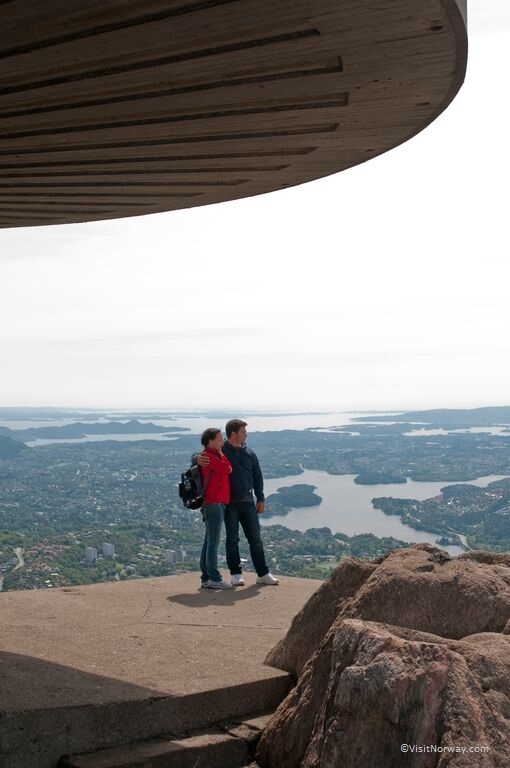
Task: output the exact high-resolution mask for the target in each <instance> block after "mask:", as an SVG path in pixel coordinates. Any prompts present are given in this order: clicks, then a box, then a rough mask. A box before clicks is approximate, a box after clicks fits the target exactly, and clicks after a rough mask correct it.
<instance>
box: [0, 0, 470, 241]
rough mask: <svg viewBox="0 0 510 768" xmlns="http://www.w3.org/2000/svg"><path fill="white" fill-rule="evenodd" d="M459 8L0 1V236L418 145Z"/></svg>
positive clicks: (441, 105)
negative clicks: (2, 231) (413, 140)
mask: <svg viewBox="0 0 510 768" xmlns="http://www.w3.org/2000/svg"><path fill="white" fill-rule="evenodd" d="M466 52H467V32H466V18H465V0H391V1H390V0H373V2H368V1H367V0H138V2H136V1H133V0H71V1H70V0H48V1H46V2H40V1H38V0H4V1H3V2H1V3H0V227H20V226H31V225H41V224H59V223H69V222H83V221H93V220H99V219H110V218H116V217H123V216H133V215H140V214H145V213H154V212H158V211H170V210H175V209H179V208H186V207H191V206H197V205H206V204H208V203H217V202H221V201H224V200H232V199H235V198H241V197H246V196H249V195H257V194H260V193H263V192H270V191H272V190H277V189H281V188H284V187H288V186H292V185H294V184H301V183H303V182H305V181H309V180H311V179H316V178H319V177H322V176H326V175H328V174H332V173H336V172H338V171H342V170H344V169H345V168H349V167H351V166H353V165H356V164H358V163H362V162H364V161H365V160H368V159H370V158H372V157H375V156H376V155H379V154H380V153H382V152H386V151H387V150H389V149H391V148H392V147H395V146H397V145H398V144H401V143H402V142H404V141H406V140H407V139H409V138H410V137H411V136H413V135H414V134H416V133H417V132H418V131H421V130H422V129H423V128H425V126H426V125H427V124H428V123H430V122H431V121H432V120H434V118H435V117H437V115H438V114H439V113H440V112H441V111H442V110H443V109H445V107H446V106H447V105H448V104H449V103H450V101H451V100H452V99H453V98H454V96H455V94H456V92H457V91H458V89H459V87H460V85H461V83H462V81H463V78H464V73H465V68H466Z"/></svg>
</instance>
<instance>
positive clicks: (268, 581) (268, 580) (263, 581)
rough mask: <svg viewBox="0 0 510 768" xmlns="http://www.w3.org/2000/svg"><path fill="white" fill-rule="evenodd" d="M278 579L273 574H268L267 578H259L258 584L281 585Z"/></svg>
mask: <svg viewBox="0 0 510 768" xmlns="http://www.w3.org/2000/svg"><path fill="white" fill-rule="evenodd" d="M279 583H280V582H279V581H278V579H277V578H276V577H275V576H273V574H272V573H266V575H265V576H257V584H279Z"/></svg>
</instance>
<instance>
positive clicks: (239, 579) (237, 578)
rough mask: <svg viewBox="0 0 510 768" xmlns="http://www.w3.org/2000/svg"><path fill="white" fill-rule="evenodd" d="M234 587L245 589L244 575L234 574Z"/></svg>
mask: <svg viewBox="0 0 510 768" xmlns="http://www.w3.org/2000/svg"><path fill="white" fill-rule="evenodd" d="M232 586H233V587H244V579H243V574H242V573H234V574H232Z"/></svg>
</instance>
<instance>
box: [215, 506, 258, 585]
mask: <svg viewBox="0 0 510 768" xmlns="http://www.w3.org/2000/svg"><path fill="white" fill-rule="evenodd" d="M239 523H241V527H242V529H243V531H244V535H245V536H246V539H247V540H248V545H249V547H250V555H251V561H252V563H253V567H254V568H255V570H256V571H257V576H265V575H266V573H269V568H268V567H267V564H266V556H265V554H264V545H263V544H262V539H261V537H260V522H259V516H258V514H257V510H256V509H255V504H254V503H253V501H233V502H231V503H230V504H227V507H226V509H225V530H226V533H227V564H228V567H229V570H230V573H231V574H232V575H234V574H236V573H242V568H241V556H240V554H239Z"/></svg>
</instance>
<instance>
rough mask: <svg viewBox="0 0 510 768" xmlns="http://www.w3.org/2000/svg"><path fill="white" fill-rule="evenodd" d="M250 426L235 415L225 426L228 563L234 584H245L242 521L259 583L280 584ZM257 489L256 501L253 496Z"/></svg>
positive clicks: (201, 459)
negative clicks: (273, 569) (264, 532)
mask: <svg viewBox="0 0 510 768" xmlns="http://www.w3.org/2000/svg"><path fill="white" fill-rule="evenodd" d="M246 427H247V424H246V422H245V421H241V419H231V420H230V421H229V422H227V424H226V427H225V432H226V434H227V441H226V443H224V445H223V452H224V454H225V456H226V457H227V459H228V460H229V461H230V463H231V465H232V474H231V475H230V502H229V503H228V504H227V507H226V509H225V531H226V538H227V542H226V549H227V564H228V567H229V570H230V573H231V575H232V585H233V586H234V587H238V586H243V585H244V579H243V572H242V568H241V557H240V554H239V524H241V527H242V529H243V531H244V535H245V536H246V539H247V541H248V545H249V548H250V555H251V560H252V563H253V567H254V568H255V570H256V572H257V584H267V585H275V584H278V579H277V578H275V577H274V576H273V574H272V573H270V572H269V568H268V567H267V563H266V556H265V554H264V545H263V544H262V538H261V536H260V521H259V515H260V514H262V512H264V509H265V503H264V479H263V477H262V470H261V468H260V464H259V460H258V458H257V456H256V454H255V453H254V452H253V451H252V450H251V448H248V447H247V445H246V438H247V435H248V433H247V431H246ZM197 462H198V464H199V465H200V466H205V465H206V464H207V463H208V461H207V458H206V457H204V456H203V454H201V455H200V456H198V457H197ZM254 493H255V499H256V503H255V502H254V500H253V494H254Z"/></svg>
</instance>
